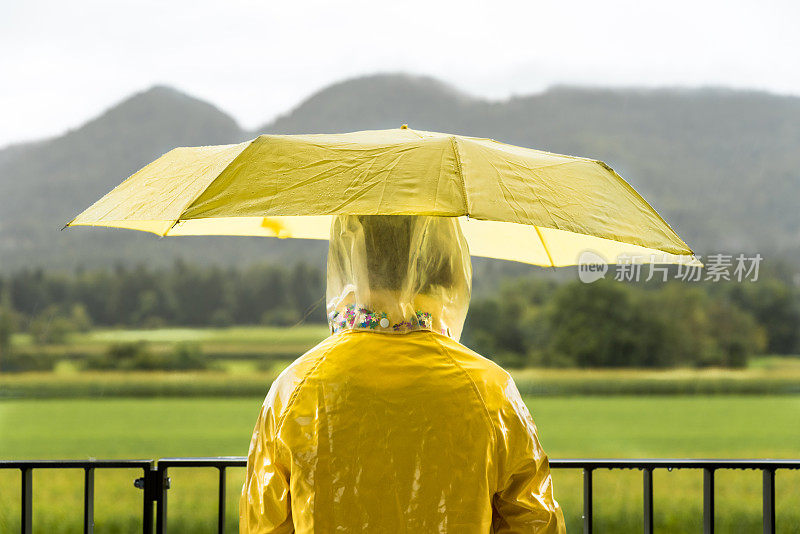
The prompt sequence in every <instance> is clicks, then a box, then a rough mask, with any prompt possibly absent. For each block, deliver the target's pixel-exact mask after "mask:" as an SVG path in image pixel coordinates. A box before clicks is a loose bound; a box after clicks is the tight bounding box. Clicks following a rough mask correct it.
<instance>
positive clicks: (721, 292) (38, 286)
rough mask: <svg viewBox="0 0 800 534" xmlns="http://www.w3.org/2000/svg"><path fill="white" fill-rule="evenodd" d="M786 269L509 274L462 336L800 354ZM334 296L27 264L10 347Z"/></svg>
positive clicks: (624, 361)
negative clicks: (732, 276) (734, 275)
mask: <svg viewBox="0 0 800 534" xmlns="http://www.w3.org/2000/svg"><path fill="white" fill-rule="evenodd" d="M787 272H790V269H786V270H784V272H783V273H782V272H780V271H776V270H773V271H772V272H766V273H763V274H762V275H761V278H760V280H759V281H758V282H757V283H753V282H742V283H737V282H725V283H710V282H709V283H698V284H690V283H682V282H675V281H673V282H667V283H623V282H617V281H613V280H602V281H598V282H594V283H591V284H584V283H581V282H579V281H577V280H575V279H572V280H569V281H565V280H561V281H557V280H551V279H546V278H543V277H541V276H524V277H521V278H515V279H509V280H506V281H505V282H503V283H502V284H501V286H500V288H499V289H498V290H497V291H496V292H493V291H484V292H483V294H482V295H480V296H478V297H476V298H473V301H472V304H471V306H470V311H469V315H468V317H467V324H466V327H465V329H464V336H463V339H462V341H463V342H464V343H465V344H467V345H468V346H470V347H472V348H474V349H475V350H477V351H478V352H480V353H482V354H484V355H485V356H487V357H489V358H492V359H495V360H497V361H498V362H500V363H502V364H503V365H506V366H509V367H515V366H519V367H522V366H531V365H536V366H578V367H672V366H726V367H739V366H743V365H745V364H746V362H747V359H748V358H749V357H750V356H753V355H756V354H763V353H769V354H796V353H800V291H799V290H798V289H797V287H796V286H795V285H794V284H793V283H792V281H791V279H790V278H788V274H787ZM324 292H325V275H324V272H323V271H322V270H321V269H319V268H315V267H310V266H308V265H307V264H305V263H297V264H295V265H293V266H289V267H285V266H277V265H272V264H269V265H256V266H251V267H248V268H242V269H237V268H225V269H223V268H217V267H202V266H192V265H189V264H187V263H185V262H180V261H179V262H176V263H175V264H174V265H173V266H172V267H171V268H169V269H150V268H146V267H137V268H132V269H129V268H123V267H118V268H115V269H111V270H81V271H76V272H74V273H70V274H64V273H54V272H50V271H43V270H21V271H18V272H16V273H14V274H11V275H7V276H4V277H0V352H2V348H3V346H5V347H6V349H7V348H8V343H9V339H10V335H11V334H12V333H13V332H27V333H29V334H30V335H31V337H32V339H33V341H34V343H38V344H40V345H45V344H58V343H63V342H64V341H65V339H66V338H67V336H69V334H70V333H72V332H76V331H86V330H89V329H91V328H93V327H128V328H158V327H168V326H197V327H201V326H215V327H224V326H230V325H277V326H292V325H296V324H300V323H304V322H308V323H324V322H325V302H324Z"/></svg>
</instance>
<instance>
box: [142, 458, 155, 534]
mask: <svg viewBox="0 0 800 534" xmlns="http://www.w3.org/2000/svg"><path fill="white" fill-rule="evenodd" d="M152 471H153V467H152V466H150V467H145V468H144V477H142V479H141V480H142V486H141V489H142V490H143V491H142V501H143V504H142V506H143V508H142V532H144V534H153V489H152V486H153V485H152V483H151V479H152V475H151V474H150V473H151V472H152Z"/></svg>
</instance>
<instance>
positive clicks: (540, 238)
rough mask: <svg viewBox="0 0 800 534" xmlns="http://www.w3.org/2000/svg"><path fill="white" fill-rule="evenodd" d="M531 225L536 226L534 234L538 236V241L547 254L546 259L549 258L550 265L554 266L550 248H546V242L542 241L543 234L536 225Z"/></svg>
mask: <svg viewBox="0 0 800 534" xmlns="http://www.w3.org/2000/svg"><path fill="white" fill-rule="evenodd" d="M533 227H534V228H536V235H538V236H539V241H541V242H542V247H544V251H545V253H546V254H547V259H548V260H550V267H555V266H556V264H555V262H553V256H551V255H550V249H548V248H547V243H545V242H544V236H543V235H542V231H541V230H540V229H539V227H538V226H536V225H534V226H533Z"/></svg>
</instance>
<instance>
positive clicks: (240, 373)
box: [0, 358, 800, 399]
mask: <svg viewBox="0 0 800 534" xmlns="http://www.w3.org/2000/svg"><path fill="white" fill-rule="evenodd" d="M288 363H289V360H287V359H281V358H275V359H269V360H265V361H263V362H253V361H249V360H236V359H231V360H226V361H225V362H222V363H220V364H218V365H217V366H215V367H214V369H213V370H210V371H199V372H115V371H109V372H88V371H83V372H78V371H77V370H76V369H74V368H70V367H69V366H68V365H65V366H60V367H59V368H58V370H57V371H56V372H43V373H20V374H6V375H0V399H34V398H38V399H47V398H93V397H100V398H110V397H253V396H263V395H264V394H265V393H266V391H267V389H268V388H269V385H270V383H271V382H272V380H273V379H274V378H275V376H277V373H279V372H280V370H281V369H283V367H284V366H285V365H287V364H288ZM512 374H513V375H514V379H515V381H516V383H517V387H518V388H519V389H520V391H521V392H522V393H523V395H532V396H537V397H563V396H570V395H580V396H586V395H593V396H605V395H795V394H800V369H786V368H777V369H771V368H763V367H762V368H754V369H742V370H714V369H710V370H694V369H677V370H662V371H646V370H624V369H620V370H577V369H576V370H573V369H526V370H520V371H512Z"/></svg>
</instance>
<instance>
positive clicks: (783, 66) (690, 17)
mask: <svg viewBox="0 0 800 534" xmlns="http://www.w3.org/2000/svg"><path fill="white" fill-rule="evenodd" d="M798 6H800V4H798V3H797V2H789V1H785V2H784V1H780V2H779V1H769V0H767V1H764V0H762V1H761V2H755V1H740V0H727V1H714V2H703V1H699V0H693V1H684V0H677V1H676V0H672V1H669V2H658V3H655V2H647V1H641V0H638V1H620V0H606V1H602V2H598V1H597V0H581V1H567V0H560V1H558V0H552V1H548V2H540V1H527V2H522V1H520V2H511V1H505V0H492V1H490V2H468V1H465V0H459V1H454V2H437V1H436V0H425V1H416V0H404V1H402V2H400V1H393V2H378V1H375V0H372V1H371V2H367V1H363V2H360V1H350V0H338V1H335V2H308V1H302V0H293V1H282V2H267V1H260V2H259V1H251V0H218V1H216V2H203V1H202V0H192V1H188V0H169V1H164V0H160V1H158V2H156V1H150V0H135V1H112V0H102V1H100V0H98V1H82V0H72V1H69V2H64V1H63V0H59V1H49V0H2V3H0V146H3V145H6V144H8V143H11V142H15V141H22V140H29V139H36V138H40V137H44V136H50V135H56V134H59V133H62V132H64V131H65V130H66V129H68V128H72V127H75V126H79V125H80V124H82V123H83V122H85V121H86V120H87V119H90V118H91V117H93V116H95V115H97V114H98V113H100V112H102V111H103V110H104V109H106V108H108V107H109V106H111V105H113V104H114V103H115V102H117V101H119V100H120V99H122V98H125V97H126V96H128V95H130V94H131V93H133V92H136V91H139V90H142V89H145V88H147V87H149V86H151V85H153V84H167V85H171V86H174V87H176V88H178V89H180V90H182V91H184V92H187V93H189V94H191V95H194V96H197V97H200V98H203V99H206V100H208V101H210V102H212V103H214V104H216V105H217V106H219V107H220V108H222V109H223V110H224V111H226V112H228V113H230V114H231V115H233V116H234V117H235V118H236V120H237V121H239V123H240V124H242V125H243V126H245V127H254V126H256V125H259V124H262V123H264V122H266V121H267V120H269V119H271V118H273V117H274V116H275V115H277V114H280V113H284V112H286V111H288V110H290V109H291V108H292V107H293V106H295V105H297V104H298V103H299V102H300V101H302V100H303V99H304V98H305V97H307V96H309V95H310V94H312V93H314V92H315V91H317V90H319V89H320V88H322V87H324V86H325V85H327V84H329V83H331V82H334V81H338V80H341V79H343V78H347V77H352V76H356V75H360V74H370V73H375V72H397V71H406V72H411V73H415V74H428V75H432V76H435V77H438V78H440V79H442V80H444V81H446V82H449V83H451V84H453V85H455V86H457V87H458V88H460V89H461V90H463V91H466V92H468V93H471V94H473V95H477V96H483V97H487V98H493V99H499V98H505V97H508V96H509V95H511V94H527V93H534V92H538V91H541V90H543V89H544V88H546V87H547V86H550V85H553V84H558V83H569V84H589V85H603V86H609V85H611V86H630V85H635V86H658V85H670V86H675V85H678V86H698V85H724V86H733V87H747V88H756V89H764V90H768V91H773V92H777V93H788V94H796V95H798V94H800V68H798V67H800V61H798V58H799V57H800V31H799V30H798V27H799V26H798V20H800V7H798Z"/></svg>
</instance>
